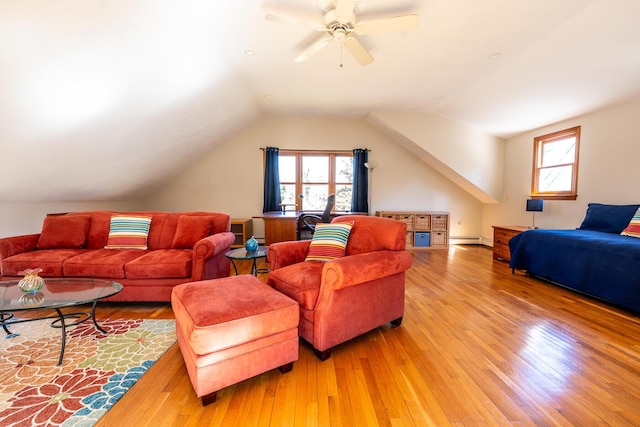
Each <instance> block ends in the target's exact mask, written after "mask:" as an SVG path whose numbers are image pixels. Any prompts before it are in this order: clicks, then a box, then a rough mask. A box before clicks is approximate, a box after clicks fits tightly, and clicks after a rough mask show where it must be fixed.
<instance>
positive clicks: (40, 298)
mask: <svg viewBox="0 0 640 427" xmlns="http://www.w3.org/2000/svg"><path fill="white" fill-rule="evenodd" d="M44 281H45V284H44V286H43V287H42V289H40V290H39V291H37V292H29V293H26V292H22V291H21V290H20V288H19V287H18V280H11V281H4V282H0V324H1V325H2V328H3V329H4V331H5V332H6V334H7V335H11V331H10V330H9V328H10V327H11V325H13V324H15V323H22V322H30V321H34V320H42V319H55V320H54V321H53V322H51V327H52V328H60V329H62V342H61V347H60V358H59V359H58V365H61V364H62V358H63V357H64V347H65V344H66V340H67V330H66V328H67V327H68V326H74V325H78V324H80V323H82V322H85V321H86V320H89V319H91V320H92V321H93V325H94V326H95V327H96V329H97V330H99V331H100V332H102V333H103V334H106V333H107V331H105V330H104V329H102V328H101V327H100V325H99V324H98V322H97V320H96V304H97V303H98V301H99V300H101V299H104V298H108V297H110V296H113V295H115V294H117V293H118V292H120V291H121V290H122V285H121V284H120V283H116V282H111V281H107V280H96V279H47V278H44ZM83 304H92V306H91V312H90V313H87V312H75V313H62V311H61V309H63V308H65V307H75V306H79V305H83ZM42 309H52V310H55V312H56V313H57V314H56V315H53V316H46V317H36V318H16V317H15V313H16V312H20V311H32V310H42Z"/></svg>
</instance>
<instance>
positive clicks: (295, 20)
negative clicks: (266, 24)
mask: <svg viewBox="0 0 640 427" xmlns="http://www.w3.org/2000/svg"><path fill="white" fill-rule="evenodd" d="M264 19H266V20H267V21H273V22H284V23H288V24H302V25H306V26H307V27H311V28H313V29H314V30H316V31H325V30H326V27H325V25H324V23H323V22H322V21H320V20H318V19H313V18H311V17H309V16H307V15H304V14H300V13H292V12H286V13H267V14H266V15H265V16H264Z"/></svg>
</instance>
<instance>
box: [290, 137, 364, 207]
mask: <svg viewBox="0 0 640 427" xmlns="http://www.w3.org/2000/svg"><path fill="white" fill-rule="evenodd" d="M278 164H279V174H280V195H281V198H282V203H284V204H288V205H295V206H296V210H306V211H323V210H324V208H325V206H326V204H327V197H328V196H329V194H335V195H336V204H335V207H334V210H336V211H349V210H351V189H352V186H353V154H352V153H351V152H350V151H344V152H342V151H340V152H327V151H291V150H280V155H279V157H278Z"/></svg>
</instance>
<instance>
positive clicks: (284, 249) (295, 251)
mask: <svg viewBox="0 0 640 427" xmlns="http://www.w3.org/2000/svg"><path fill="white" fill-rule="evenodd" d="M310 244H311V240H292V241H287V242H278V243H273V244H271V245H269V249H268V250H267V261H269V269H270V270H272V271H273V270H277V269H278V268H282V267H286V266H287V265H291V264H297V263H299V262H303V261H304V259H305V258H306V257H307V254H308V253H309V245H310Z"/></svg>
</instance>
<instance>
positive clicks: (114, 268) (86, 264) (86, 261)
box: [63, 249, 148, 279]
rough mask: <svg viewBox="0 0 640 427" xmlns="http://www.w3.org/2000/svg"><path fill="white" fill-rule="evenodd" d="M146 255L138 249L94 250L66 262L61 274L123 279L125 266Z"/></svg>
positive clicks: (145, 252)
mask: <svg viewBox="0 0 640 427" xmlns="http://www.w3.org/2000/svg"><path fill="white" fill-rule="evenodd" d="M147 253H148V252H147V251H141V250H138V249H120V250H113V249H96V250H93V251H89V252H87V253H84V254H81V255H78V256H75V257H73V258H69V259H68V260H66V261H65V262H64V266H63V273H64V275H65V276H66V277H101V278H107V279H124V278H125V277H126V276H125V270H124V266H125V264H126V263H128V262H129V261H132V260H134V259H136V258H138V257H141V256H143V255H145V254H147Z"/></svg>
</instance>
